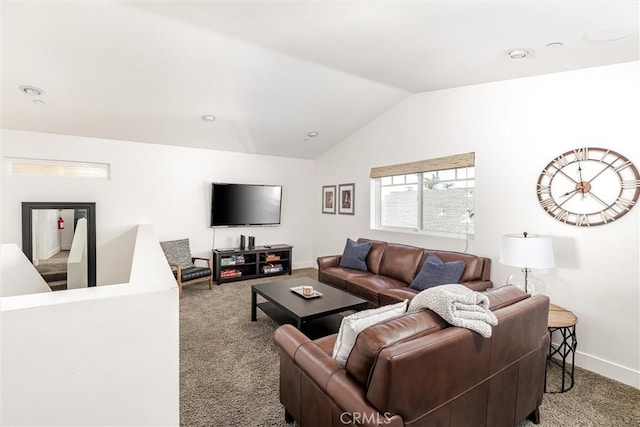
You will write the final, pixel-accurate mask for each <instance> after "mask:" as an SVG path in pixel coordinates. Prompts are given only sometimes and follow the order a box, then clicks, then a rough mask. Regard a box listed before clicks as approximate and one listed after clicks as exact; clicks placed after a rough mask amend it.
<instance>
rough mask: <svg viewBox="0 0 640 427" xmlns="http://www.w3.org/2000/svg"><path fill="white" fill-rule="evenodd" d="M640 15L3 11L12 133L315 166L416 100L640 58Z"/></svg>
mask: <svg viewBox="0 0 640 427" xmlns="http://www.w3.org/2000/svg"><path fill="white" fill-rule="evenodd" d="M638 5H639V2H638V1H602V2H599V1H584V2H583V1H545V2H542V1H532V2H528V1H513V2H508V1H499V2H484V1H465V2H456V1H440V2H438V1H423V2H401V1H387V2H385V1H375V2H374V1H371V2H362V1H342V2H329V1H327V2H324V1H318V2H307V1H279V2H265V1H199V2H198V1H194V2H178V1H174V2H166V1H131V2H95V1H75V2H61V1H3V3H2V9H1V13H2V22H1V25H2V95H1V96H2V127H4V128H10V129H21V130H30V131H36V132H49V133H59V134H67V135H78V136H87V137H98V138H108V139H119V140H128V141H140V142H147V143H156V144H169V145H181V146H190V147H199V148H207V149H215V150H226V151H239V152H248V153H261V154H272V155H278V156H289V157H299V158H309V159H312V158H315V157H316V156H318V155H319V154H320V153H322V152H323V151H325V150H327V149H328V148H330V147H331V146H333V145H334V144H337V143H339V142H340V141H342V140H343V139H344V138H346V137H347V136H348V135H350V134H351V133H353V132H354V131H356V130H357V129H358V128H360V127H362V126H363V125H364V124H366V123H368V122H369V121H371V120H373V119H374V118H376V117H377V116H379V115H380V114H382V113H383V112H385V111H386V110H388V109H389V108H391V107H392V106H393V105H395V104H397V103H398V102H399V101H401V100H402V99H404V98H405V97H407V96H408V95H410V94H411V93H416V92H423V91H431V90H438V89H446V88H452V87H458V86H464V85H471V84H477V83H484V82H491V81H497V80H506V79H513V78H519V77H526V76H533V75H539V74H546V73H553V72H559V71H566V70H574V69H578V68H587V67H594V66H600V65H607V64H615V63H621V62H627V61H637V60H638V59H639V42H638V21H639V13H640V12H639V7H638ZM558 43H561V44H562V46H560V45H558ZM513 49H526V50H528V51H529V55H528V56H527V57H526V58H524V59H511V58H510V57H509V56H508V55H507V54H506V53H507V52H508V51H510V50H513ZM23 85H33V86H36V87H38V88H40V89H42V90H43V91H44V93H43V94H42V95H40V96H32V95H27V94H25V93H23V92H22V91H21V90H20V89H19V87H20V86H23ZM35 100H37V101H42V102H35V103H34V102H33V101H35ZM205 114H212V115H213V116H215V120H214V121H209V122H207V121H203V120H202V119H201V116H203V115H205ZM309 132H318V135H317V136H315V137H310V136H308V133H309Z"/></svg>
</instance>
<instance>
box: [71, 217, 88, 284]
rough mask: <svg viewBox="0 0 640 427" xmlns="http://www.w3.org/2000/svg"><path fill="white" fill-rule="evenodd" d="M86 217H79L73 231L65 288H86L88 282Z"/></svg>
mask: <svg viewBox="0 0 640 427" xmlns="http://www.w3.org/2000/svg"><path fill="white" fill-rule="evenodd" d="M87 258H88V251H87V219H86V218H80V219H79V220H78V222H77V223H76V230H75V232H74V233H73V241H72V242H71V250H69V258H68V260H67V289H78V288H86V287H87V285H88V282H89V271H88V261H87Z"/></svg>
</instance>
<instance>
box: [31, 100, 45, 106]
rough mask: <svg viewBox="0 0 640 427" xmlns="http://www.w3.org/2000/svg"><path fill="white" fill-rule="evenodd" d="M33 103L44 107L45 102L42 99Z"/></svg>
mask: <svg viewBox="0 0 640 427" xmlns="http://www.w3.org/2000/svg"><path fill="white" fill-rule="evenodd" d="M32 102H33V103H34V104H36V105H44V101H43V100H42V99H34V100H33V101H32Z"/></svg>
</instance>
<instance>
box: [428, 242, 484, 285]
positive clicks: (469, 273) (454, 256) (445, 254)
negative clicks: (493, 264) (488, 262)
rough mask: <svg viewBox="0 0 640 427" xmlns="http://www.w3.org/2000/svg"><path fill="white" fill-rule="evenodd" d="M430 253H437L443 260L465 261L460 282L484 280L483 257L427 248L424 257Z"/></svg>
mask: <svg viewBox="0 0 640 427" xmlns="http://www.w3.org/2000/svg"><path fill="white" fill-rule="evenodd" d="M429 253H432V254H435V255H437V256H438V258H440V259H441V260H442V262H452V261H464V270H463V271H462V276H461V277H460V282H459V283H464V282H470V281H472V280H483V277H482V266H483V259H482V258H480V257H478V256H475V255H470V254H465V253H462V252H452V251H434V250H430V249H425V251H424V259H426V258H427V256H428V254H429Z"/></svg>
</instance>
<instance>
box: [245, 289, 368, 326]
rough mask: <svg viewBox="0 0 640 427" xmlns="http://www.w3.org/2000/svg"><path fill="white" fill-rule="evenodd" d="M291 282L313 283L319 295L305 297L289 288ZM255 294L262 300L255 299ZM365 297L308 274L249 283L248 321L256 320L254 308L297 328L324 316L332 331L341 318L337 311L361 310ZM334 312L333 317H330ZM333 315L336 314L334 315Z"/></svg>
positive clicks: (365, 303) (364, 304)
mask: <svg viewBox="0 0 640 427" xmlns="http://www.w3.org/2000/svg"><path fill="white" fill-rule="evenodd" d="M295 286H313V288H314V289H315V290H316V291H318V292H320V293H322V296H321V297H317V298H312V299H306V298H304V297H302V296H300V295H298V294H296V293H295V292H293V291H291V289H290V288H292V287H295ZM258 295H260V296H262V297H263V298H264V299H265V300H267V301H266V302H262V303H258V302H257V300H258V298H257V297H258ZM366 307H367V300H365V299H362V298H359V297H357V296H355V295H351V294H350V293H347V292H344V291H341V290H340V289H336V288H334V287H332V286H329V285H325V284H324V283H320V282H318V281H317V280H314V279H312V278H310V277H301V278H299V279H289V280H283V281H279V282H271V283H263V284H259V285H253V286H251V321H252V322H255V321H256V314H257V308H260V310H262V311H263V312H264V313H265V314H267V316H269V317H271V318H272V319H273V320H275V321H276V322H278V323H292V324H294V325H295V326H296V327H297V328H298V329H300V330H302V328H303V326H304V325H305V324H307V323H308V322H310V321H312V320H314V319H322V320H325V322H324V323H325V326H327V325H328V328H329V329H331V330H332V332H331V331H330V332H329V333H333V332H336V331H337V330H338V328H339V327H340V320H341V319H342V317H341V316H339V315H338V314H337V313H340V312H343V311H347V310H362V309H364V308H366ZM332 316H334V317H333V318H331V317H332ZM335 316H337V317H335Z"/></svg>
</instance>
